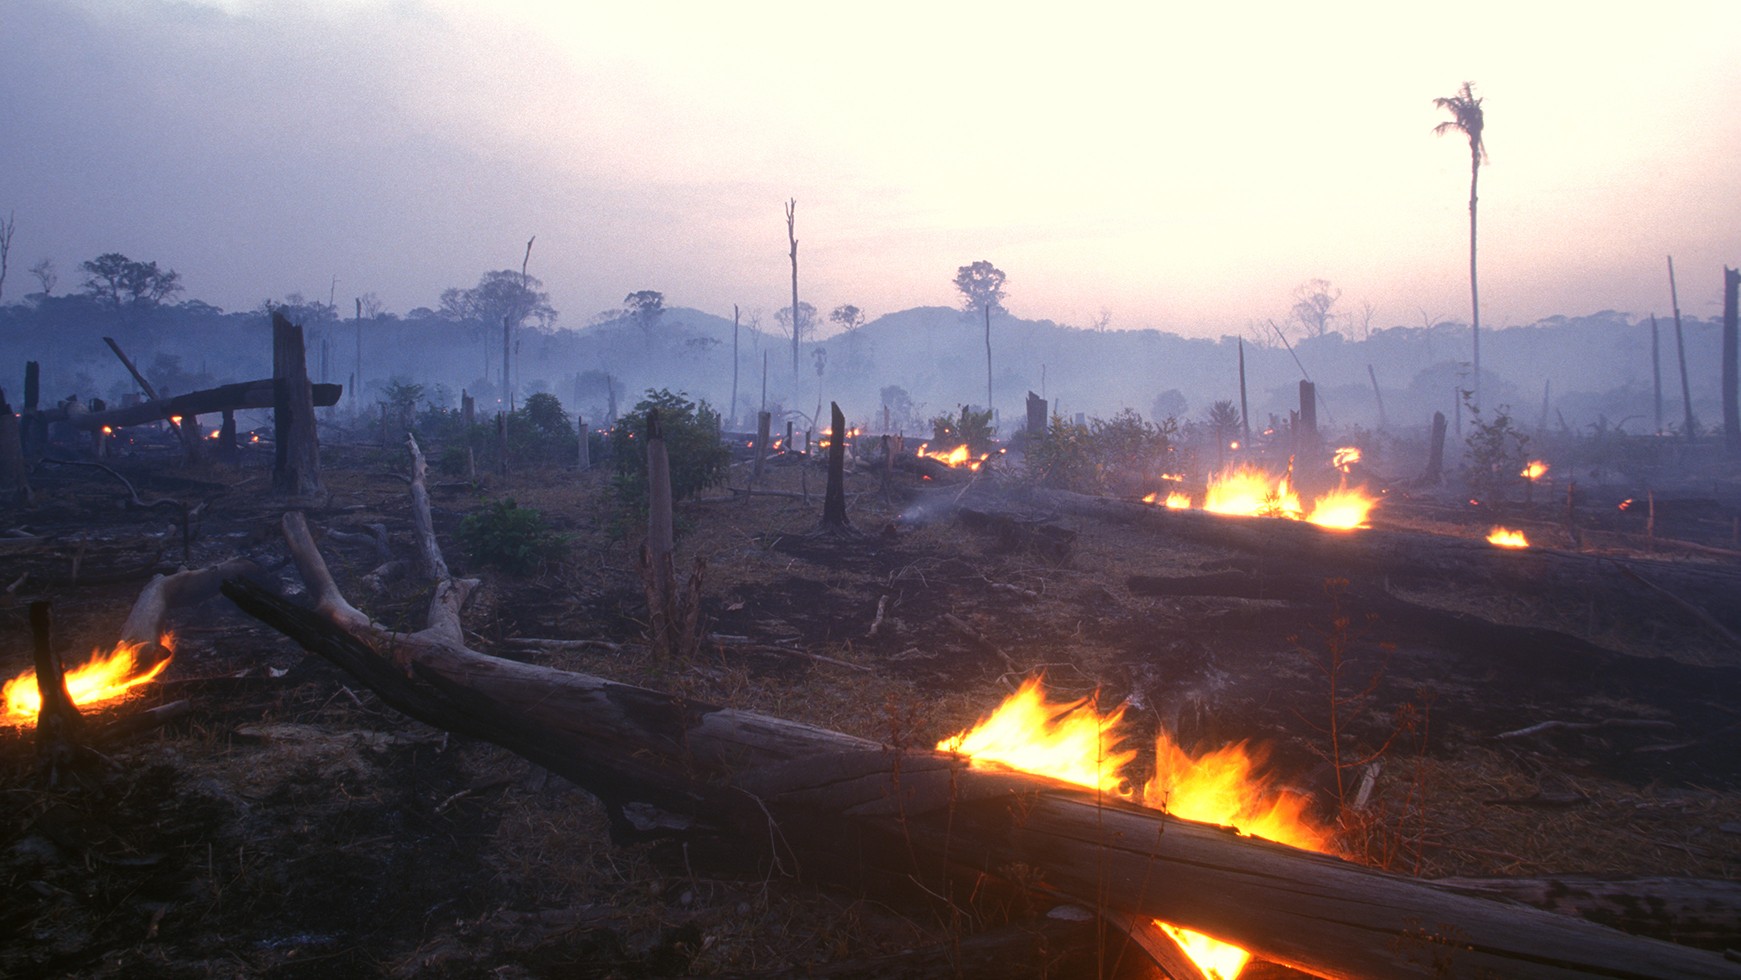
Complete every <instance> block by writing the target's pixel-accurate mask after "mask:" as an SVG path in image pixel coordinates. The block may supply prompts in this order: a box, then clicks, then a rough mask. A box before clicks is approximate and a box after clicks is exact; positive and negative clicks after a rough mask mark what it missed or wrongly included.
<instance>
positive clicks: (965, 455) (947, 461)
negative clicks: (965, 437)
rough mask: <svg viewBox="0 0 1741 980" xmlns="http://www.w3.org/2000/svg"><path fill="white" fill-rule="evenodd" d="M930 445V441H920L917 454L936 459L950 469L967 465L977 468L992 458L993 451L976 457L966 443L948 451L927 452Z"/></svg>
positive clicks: (967, 466) (973, 468)
mask: <svg viewBox="0 0 1741 980" xmlns="http://www.w3.org/2000/svg"><path fill="white" fill-rule="evenodd" d="M930 446H931V444H930V443H928V442H922V443H920V444H919V451H918V453H917V454H916V455H919V456H923V457H925V458H926V459H934V460H936V461H937V462H939V463H942V464H943V465H944V466H947V467H949V468H950V469H961V468H962V467H966V468H967V469H970V470H977V469H979V468H980V467H981V466H983V465H985V461H986V460H987V459H990V458H991V453H984V454H982V455H981V456H980V457H979V458H978V459H974V458H973V453H971V452H969V451H968V448H967V444H966V443H962V444H961V445H959V446H956V447H955V448H954V449H951V450H949V451H948V452H946V453H943V452H936V453H933V452H927V450H928V449H929V448H930Z"/></svg>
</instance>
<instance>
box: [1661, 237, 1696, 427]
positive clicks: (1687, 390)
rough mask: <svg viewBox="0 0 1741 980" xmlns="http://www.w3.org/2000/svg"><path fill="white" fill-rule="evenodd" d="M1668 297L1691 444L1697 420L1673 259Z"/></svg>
mask: <svg viewBox="0 0 1741 980" xmlns="http://www.w3.org/2000/svg"><path fill="white" fill-rule="evenodd" d="M1668 296H1669V303H1670V305H1671V306H1672V307H1673V309H1674V316H1675V351H1676V353H1677V354H1678V355H1679V357H1680V362H1681V405H1682V406H1683V407H1684V408H1685V410H1686V427H1687V428H1686V432H1685V433H1684V434H1685V435H1686V438H1687V441H1688V442H1691V441H1693V440H1694V439H1695V438H1697V437H1698V434H1699V433H1698V429H1699V424H1698V420H1697V419H1696V418H1694V417H1693V389H1692V386H1691V385H1690V384H1689V383H1688V382H1687V339H1686V335H1685V334H1683V333H1681V297H1680V293H1679V292H1677V291H1676V289H1675V257H1674V256H1672V255H1671V256H1669V257H1668Z"/></svg>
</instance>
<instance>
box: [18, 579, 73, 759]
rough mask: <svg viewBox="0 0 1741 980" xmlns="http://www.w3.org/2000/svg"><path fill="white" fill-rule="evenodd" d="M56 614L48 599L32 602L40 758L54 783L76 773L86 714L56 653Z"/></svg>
mask: <svg viewBox="0 0 1741 980" xmlns="http://www.w3.org/2000/svg"><path fill="white" fill-rule="evenodd" d="M52 631H53V616H52V614H51V612H50V607H49V604H48V603H47V602H46V601H38V602H32V603H31V604H30V637H31V641H32V645H33V649H34V652H35V655H36V690H37V694H38V696H39V698H40V703H41V707H40V708H39V709H38V711H37V715H36V757H37V761H38V764H39V765H41V767H42V772H43V775H44V778H45V779H46V780H47V782H48V784H49V785H50V786H58V785H59V784H60V783H61V782H62V781H63V780H64V779H65V778H66V777H67V776H70V775H71V774H72V770H73V767H74V766H75V765H76V764H77V763H78V761H79V754H80V746H81V744H82V743H81V740H80V732H81V731H82V729H83V728H84V716H82V715H80V714H79V709H78V707H77V706H75V705H74V704H73V699H72V695H71V694H68V693H67V687H66V671H65V670H64V668H63V667H62V666H61V662H60V655H59V654H57V653H55V652H54V644H53V639H52V636H51V633H52Z"/></svg>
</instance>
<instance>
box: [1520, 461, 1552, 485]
mask: <svg viewBox="0 0 1741 980" xmlns="http://www.w3.org/2000/svg"><path fill="white" fill-rule="evenodd" d="M1548 469H1549V467H1548V464H1546V463H1544V462H1542V461H1541V460H1539V459H1532V460H1530V461H1529V465H1528V466H1525V467H1524V468H1523V469H1522V470H1519V471H1518V474H1517V475H1518V476H1521V477H1523V478H1524V479H1526V480H1539V479H1541V478H1542V477H1544V476H1547V475H1548Z"/></svg>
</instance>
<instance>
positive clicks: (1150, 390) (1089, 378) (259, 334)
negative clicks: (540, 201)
mask: <svg viewBox="0 0 1741 980" xmlns="http://www.w3.org/2000/svg"><path fill="white" fill-rule="evenodd" d="M314 309H316V311H317V315H309V316H304V317H303V318H302V319H303V320H304V327H305V329H306V331H307V338H308V351H309V369H310V374H311V375H313V376H314V378H315V380H326V381H333V382H338V383H340V384H344V385H346V386H347V392H346V396H345V402H344V403H343V404H344V405H350V404H352V398H353V394H354V393H353V392H351V391H350V390H349V389H350V387H351V386H352V385H353V378H354V377H355V376H356V374H357V372H358V365H359V347H360V366H361V377H362V386H361V395H362V402H363V403H364V404H365V405H367V404H370V403H373V402H374V401H376V400H378V399H379V398H380V397H381V396H382V394H383V393H384V392H385V390H386V387H387V385H388V383H389V382H391V381H392V380H394V379H400V380H402V381H407V382H415V383H418V384H422V385H423V386H424V388H425V396H424V397H425V400H430V401H435V402H437V403H442V402H451V401H453V400H456V399H457V397H458V395H459V392H460V391H461V389H465V390H468V391H469V392H471V393H472V394H474V395H475V396H477V398H478V399H479V404H480V405H485V406H487V405H490V404H493V403H494V402H495V401H497V400H498V399H500V398H501V390H500V385H501V357H502V337H501V326H500V324H499V323H496V324H493V325H486V324H485V323H483V322H475V323H474V322H465V321H463V320H456V319H453V318H448V317H442V316H439V315H436V314H434V313H431V312H430V311H428V310H420V311H417V315H412V316H405V317H399V316H394V315H390V314H386V315H379V316H375V317H368V318H357V319H343V320H340V319H336V318H334V317H332V316H331V308H330V307H318V306H317V307H315V308H314ZM1719 330H1720V328H1719V324H1718V323H1717V322H1716V321H1714V320H1710V321H1707V320H1695V319H1687V320H1685V321H1683V329H1682V332H1683V334H1684V337H1685V343H1686V362H1687V364H1688V366H1689V368H1690V377H1689V383H1690V386H1691V390H1692V396H1693V408H1694V412H1695V414H1696V416H1697V417H1698V418H1699V419H1700V420H1701V421H1702V422H1703V423H1704V424H1706V425H1711V424H1714V423H1716V422H1718V421H1719V420H1720V418H1721V412H1720V408H1719V397H1720V396H1719V389H1720V378H1719V354H1720V346H1721V345H1720V337H1719ZM733 334H734V331H733V326H732V322H731V320H730V319H727V318H723V317H719V316H716V315H713V314H709V313H704V312H700V311H697V310H691V309H684V308H670V309H665V310H663V311H662V313H661V315H660V316H658V317H657V318H654V319H652V320H650V321H649V320H648V319H645V318H637V317H634V316H632V315H630V314H628V313H623V314H620V315H614V316H606V317H603V318H600V322H595V323H593V324H591V325H588V326H585V327H581V328H578V329H567V328H561V327H556V328H540V327H537V326H532V325H528V326H526V327H523V328H521V329H519V330H518V331H517V333H516V337H515V348H516V351H515V359H516V364H515V369H514V374H513V385H514V388H515V390H516V399H518V400H523V399H524V396H525V395H526V394H529V393H531V392H534V391H549V392H552V393H554V394H555V395H557V397H558V398H559V399H561V400H562V402H563V403H564V405H566V406H568V407H569V408H570V409H571V410H577V411H578V412H579V413H580V414H582V415H584V416H585V417H587V418H589V419H598V418H602V417H603V416H604V415H605V413H606V412H607V411H608V410H609V406H610V398H609V396H608V395H607V388H606V379H607V377H608V379H609V382H610V384H611V385H612V387H614V389H615V392H616V397H617V404H618V406H619V408H624V409H626V408H627V407H628V406H629V405H632V404H633V402H634V401H635V400H637V399H638V398H639V397H640V395H641V394H642V393H643V392H644V391H645V390H646V389H649V388H669V389H671V390H673V391H682V392H687V393H688V394H689V395H691V396H692V397H696V398H704V399H706V400H707V401H709V402H710V403H712V404H713V405H714V406H716V407H718V408H719V409H720V410H721V411H722V412H725V413H727V414H730V412H731V410H732V407H733V404H732V402H733V398H732V396H733V350H734V339H733ZM736 334H737V336H736V343H735V347H736V351H737V358H736V360H737V378H736V385H737V395H736V404H735V407H736V412H737V415H738V416H739V418H740V419H743V418H745V417H748V416H749V415H750V413H753V412H754V411H755V410H756V409H757V408H759V407H762V406H763V405H764V404H766V405H767V407H769V408H771V409H774V410H776V411H786V410H790V411H794V412H797V413H801V414H802V415H804V416H808V415H809V414H811V413H813V412H814V411H815V410H816V408H817V406H818V404H822V405H823V407H824V408H825V407H826V403H827V402H828V401H830V400H833V401H838V402H840V403H841V405H842V407H843V408H845V409H846V411H847V412H848V414H849V416H850V417H852V418H853V419H854V420H855V421H859V422H863V423H870V424H873V425H874V424H880V422H881V416H882V411H883V406H885V405H888V406H889V407H890V409H891V412H890V414H891V421H892V423H893V424H894V425H895V426H896V427H897V428H901V429H904V430H906V431H918V430H919V428H920V425H921V423H922V421H923V420H924V419H925V418H928V417H929V416H930V415H934V414H937V413H938V412H942V411H953V410H954V409H955V408H956V407H957V406H959V405H961V404H974V405H980V404H983V403H984V401H985V391H986V353H985V333H984V324H983V322H981V321H980V320H978V319H969V318H967V317H965V316H964V315H963V314H962V313H961V312H960V311H958V310H954V309H948V308H942V307H922V308H917V309H910V310H902V311H900V312H897V313H891V314H888V315H885V316H882V317H879V318H877V319H875V320H872V321H870V322H869V323H866V324H865V325H864V326H862V327H860V328H858V329H856V330H854V331H851V332H850V333H837V334H835V335H832V336H828V337H825V338H823V339H821V340H818V341H813V342H812V341H806V342H805V343H804V344H802V345H801V346H800V349H799V351H798V355H797V362H798V363H797V371H796V373H794V370H793V351H792V345H791V341H790V338H789V335H788V336H780V335H776V334H774V333H770V332H767V331H765V330H753V329H750V328H749V327H747V326H746V327H742V328H740V329H739V330H738V331H737V332H736ZM1659 335H1660V344H1661V347H1660V363H1661V371H1662V380H1663V389H1664V393H1665V394H1664V413H1665V423H1667V424H1669V425H1670V426H1678V425H1680V421H1681V419H1682V411H1681V399H1680V379H1679V374H1678V366H1677V365H1678V358H1677V356H1676V354H1677V352H1676V347H1675V332H1674V328H1673V323H1672V321H1669V320H1666V319H1664V320H1661V321H1659ZM105 336H112V337H114V338H115V339H116V340H117V341H118V342H119V343H120V345H121V346H122V348H123V349H124V350H126V351H127V353H128V354H129V356H131V357H132V358H133V360H134V362H135V363H136V364H138V365H139V367H140V369H141V370H142V371H144V372H145V374H146V375H147V377H149V378H150V379H151V380H152V381H153V382H154V384H155V385H156V386H157V387H158V388H159V389H161V390H164V391H168V392H183V391H190V390H195V389H198V388H202V387H208V386H211V385H215V384H221V383H226V382H231V381H241V380H248V379H250V378H257V377H265V376H267V375H268V374H270V371H271V367H270V364H271V350H270V335H269V330H268V323H267V317H266V316H265V314H264V313H262V312H259V311H251V312H246V313H226V312H224V311H221V310H218V309H217V308H215V307H212V306H209V305H207V304H204V303H201V302H198V301H189V302H185V303H180V304H174V305H163V306H158V307H154V308H142V309H132V310H127V311H117V310H116V309H115V308H113V307H105V306H102V305H99V304H98V303H97V302H96V301H94V300H93V299H91V298H89V297H86V296H65V297H53V298H50V299H46V300H44V299H43V298H41V297H40V296H36V297H32V298H31V299H30V300H29V301H27V302H24V303H14V304H11V305H7V306H3V307H0V387H3V388H5V389H6V390H7V392H8V393H9V394H11V395H12V397H13V398H14V399H15V400H16V398H17V394H15V393H16V392H18V390H19V386H20V385H21V384H22V378H23V369H24V362H25V361H26V360H35V361H39V362H40V363H41V364H42V369H43V396H44V398H45V399H50V400H59V399H62V398H65V397H66V396H67V395H70V394H74V393H77V394H78V395H79V396H80V397H81V398H90V397H92V396H96V397H102V398H106V399H118V398H119V396H120V395H121V394H123V393H124V392H127V391H131V390H132V387H133V386H132V382H131V380H130V379H129V378H128V377H127V375H126V372H125V370H124V369H123V368H122V367H121V365H120V363H119V362H118V361H117V360H116V358H115V357H114V355H113V354H112V353H111V352H110V351H109V349H108V347H107V346H106V345H105V344H104V343H103V340H102V338H103V337H105ZM1290 340H1291V342H1292V351H1291V352H1290V351H1289V350H1288V349H1286V348H1284V347H1283V345H1282V344H1281V343H1280V342H1279V341H1278V340H1276V339H1275V338H1274V335H1273V334H1272V335H1271V336H1270V337H1267V338H1265V337H1251V338H1247V339H1246V340H1245V343H1244V354H1245V362H1246V373H1247V392H1248V398H1249V401H1250V406H1251V412H1252V416H1253V418H1254V420H1255V421H1262V420H1263V419H1264V418H1265V417H1266V416H1268V415H1270V414H1277V415H1284V416H1285V414H1286V412H1287V410H1288V409H1289V408H1290V407H1293V406H1294V405H1295V404H1296V402H1297V397H1298V387H1297V385H1298V382H1299V381H1300V379H1301V378H1302V376H1309V377H1310V379H1311V380H1313V381H1315V382H1316V383H1317V385H1318V390H1319V394H1320V397H1321V400H1322V408H1321V409H1320V418H1321V420H1323V421H1324V422H1327V423H1328V424H1330V425H1331V426H1335V427H1350V426H1362V427H1373V426H1376V425H1377V424H1378V423H1379V411H1380V409H1379V401H1380V396H1381V397H1382V402H1383V411H1384V415H1385V421H1386V422H1387V423H1388V424H1390V425H1392V426H1416V425H1422V424H1425V423H1426V421H1427V420H1428V419H1429V418H1430V417H1431V414H1432V413H1433V412H1434V411H1449V410H1450V409H1451V408H1452V406H1453V405H1454V404H1455V402H1456V399H1457V397H1458V396H1457V392H1458V391H1459V390H1460V389H1467V388H1471V387H1473V378H1472V375H1471V365H1470V363H1469V362H1470V335H1469V328H1468V327H1467V326H1466V325H1457V324H1439V325H1436V326H1433V327H1431V328H1425V327H1405V326H1397V327H1390V328H1386V329H1376V330H1373V331H1372V332H1371V335H1370V336H1369V337H1366V338H1364V339H1359V340H1356V339H1353V338H1349V337H1346V336H1344V335H1342V334H1339V333H1335V332H1331V333H1328V334H1326V335H1324V336H1321V337H1316V338H1306V337H1299V336H1294V337H1291V338H1290ZM1481 341H1482V343H1481V349H1482V390H1483V402H1484V404H1485V405H1487V406H1489V407H1490V408H1497V407H1499V406H1508V407H1509V409H1510V410H1511V412H1512V414H1513V415H1514V416H1515V417H1516V418H1517V419H1518V420H1519V421H1520V423H1521V424H1524V425H1527V426H1532V427H1533V426H1536V425H1539V424H1542V423H1543V422H1544V421H1545V423H1546V424H1547V425H1548V426H1549V427H1552V428H1558V427H1559V426H1560V425H1562V424H1564V425H1566V426H1569V427H1571V428H1574V429H1583V428H1585V427H1590V426H1613V425H1616V424H1624V425H1625V427H1626V429H1627V430H1628V431H1631V432H1642V431H1648V430H1649V429H1650V428H1651V427H1652V426H1653V425H1654V413H1655V406H1654V384H1653V373H1652V350H1651V345H1652V327H1651V322H1650V320H1649V319H1644V320H1642V321H1641V320H1638V319H1636V318H1633V317H1629V316H1627V315H1624V314H1620V313H1615V312H1613V311H1604V312H1601V313H1596V314H1592V315H1589V316H1582V317H1553V318H1550V319H1548V320H1544V321H1542V322H1539V323H1535V324H1530V325H1528V326H1516V327H1508V328H1502V329H1498V330H1493V329H1487V330H1483V331H1482V337H1481ZM991 342H992V388H993V401H994V405H995V407H996V408H997V409H998V411H999V412H1000V414H1001V416H1002V417H1003V418H1005V419H1008V420H1010V421H1011V422H1012V423H1013V422H1014V420H1016V419H1019V418H1020V417H1021V413H1022V404H1023V399H1024V397H1025V395H1026V393H1027V392H1028V391H1030V390H1031V391H1034V392H1036V393H1040V394H1043V395H1044V396H1046V397H1047V398H1049V399H1051V400H1052V402H1053V406H1054V408H1055V409H1058V410H1061V411H1062V412H1064V413H1065V414H1066V415H1074V414H1076V413H1078V412H1080V413H1086V414H1088V415H1098V416H1102V417H1105V416H1108V415H1110V414H1112V413H1114V412H1116V411H1118V410H1120V409H1121V408H1125V407H1129V408H1134V409H1135V410H1137V411H1138V412H1140V413H1142V414H1143V415H1144V416H1145V417H1148V418H1157V417H1165V416H1168V415H1174V416H1178V417H1180V418H1181V419H1184V418H1200V417H1202V416H1203V415H1205V414H1206V413H1207V411H1208V409H1209V407H1210V405H1212V404H1213V403H1214V402H1215V401H1217V400H1229V401H1233V402H1235V403H1237V401H1238V399H1239V375H1238V363H1239V356H1240V351H1239V347H1240V342H1239V339H1238V338H1234V337H1223V338H1221V339H1219V340H1207V339H1188V338H1183V337H1179V336H1177V335H1174V334H1170V333H1163V332H1160V331H1156V330H1129V331H1125V330H1107V331H1093V330H1083V329H1078V328H1073V327H1068V326H1063V325H1059V324H1056V323H1053V322H1051V321H1046V320H1039V321H1033V320H1022V319H1019V318H1015V317H1011V316H998V317H994V318H993V319H992V321H991ZM764 364H765V365H766V375H765V378H766V382H765V383H766V396H765V401H764V395H763V385H764ZM1374 380H1376V382H1377V387H1378V394H1377V395H1375V393H1374ZM1544 395H1545V409H1546V414H1545V416H1544ZM1006 428H1007V426H1006Z"/></svg>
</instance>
